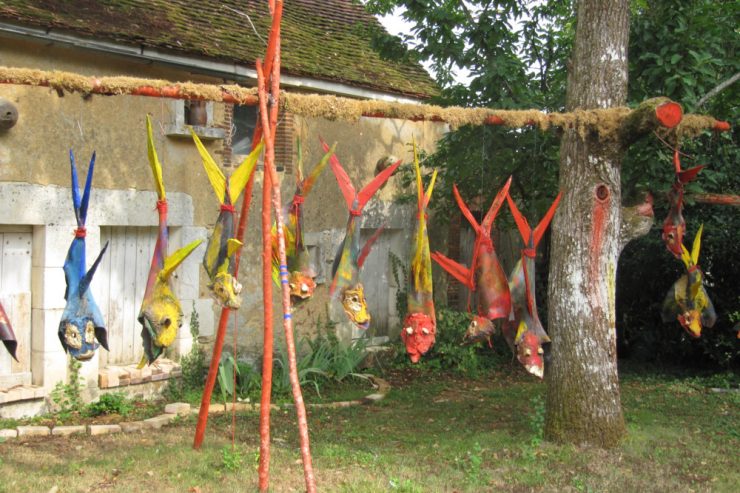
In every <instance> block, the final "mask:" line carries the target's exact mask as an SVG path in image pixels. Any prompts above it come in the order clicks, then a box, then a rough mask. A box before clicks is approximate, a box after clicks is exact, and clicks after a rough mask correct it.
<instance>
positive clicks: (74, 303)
mask: <svg viewBox="0 0 740 493" xmlns="http://www.w3.org/2000/svg"><path fill="white" fill-rule="evenodd" d="M69 161H70V168H71V175H72V206H73V209H74V212H75V219H76V220H77V229H76V230H75V238H74V240H72V244H71V245H70V246H69V250H68V252H67V258H66V259H65V260H64V279H65V281H66V283H67V289H66V291H65V292H64V299H65V300H66V301H67V304H66V306H65V307H64V312H63V313H62V320H61V321H60V322H59V330H58V331H57V334H58V336H59V341H60V342H61V343H62V347H63V348H64V351H65V352H68V353H69V354H70V355H71V356H72V357H73V358H75V359H77V360H79V361H87V360H89V359H90V358H92V357H93V356H94V355H95V350H96V349H97V348H98V347H99V346H100V345H102V346H103V347H104V348H105V349H106V350H108V332H107V331H106V329H105V321H104V320H103V315H102V314H101V313H100V309H99V308H98V305H97V304H96V303H95V299H94V298H93V295H92V292H91V291H90V283H91V282H92V278H93V275H95V271H96V270H97V268H98V265H99V264H100V260H101V259H102V258H103V254H104V253H105V250H106V249H107V248H108V244H107V243H106V244H105V246H104V247H103V249H102V250H101V251H100V253H99V254H98V258H97V259H95V262H93V265H92V267H90V270H88V271H87V272H85V250H86V249H85V235H86V232H87V231H86V229H85V220H86V219H87V206H88V203H89V201H90V189H91V187H92V177H93V170H94V168H95V153H93V155H92V158H91V159H90V166H89V167H88V169H87V181H86V182H85V189H84V192H83V193H82V195H80V189H79V184H78V180H77V167H76V165H75V159H74V154H73V153H72V151H71V150H70V151H69Z"/></svg>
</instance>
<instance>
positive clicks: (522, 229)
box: [506, 193, 532, 245]
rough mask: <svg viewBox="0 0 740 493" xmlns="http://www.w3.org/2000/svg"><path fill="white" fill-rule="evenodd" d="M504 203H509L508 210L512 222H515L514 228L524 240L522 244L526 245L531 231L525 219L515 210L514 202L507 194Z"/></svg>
mask: <svg viewBox="0 0 740 493" xmlns="http://www.w3.org/2000/svg"><path fill="white" fill-rule="evenodd" d="M506 201H507V202H509V210H511V215H512V216H514V222H516V227H517V228H519V234H520V235H522V240H524V244H525V245H528V244H529V237H530V236H531V234H532V230H531V229H530V228H529V223H528V222H527V218H525V217H524V216H523V215H522V213H521V212H519V209H517V207H516V204H515V203H514V200H513V199H512V198H511V195H509V194H508V193H507V194H506Z"/></svg>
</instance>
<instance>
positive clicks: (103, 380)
mask: <svg viewBox="0 0 740 493" xmlns="http://www.w3.org/2000/svg"><path fill="white" fill-rule="evenodd" d="M119 385H120V381H119V380H118V370H115V369H112V368H111V369H105V370H100V371H99V372H98V386H99V387H100V388H101V389H109V388H111V387H118V386H119Z"/></svg>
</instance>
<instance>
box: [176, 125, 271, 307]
mask: <svg viewBox="0 0 740 493" xmlns="http://www.w3.org/2000/svg"><path fill="white" fill-rule="evenodd" d="M191 133H192V135H193V141H194V142H195V146H196V147H197V148H198V152H199V153H200V157H201V160H202V161H203V167H204V168H205V170H206V174H207V175H208V180H209V181H210V182H211V186H212V187H213V191H214V192H215V193H216V197H217V198H218V201H219V202H220V203H221V210H220V211H219V214H218V219H216V225H215V226H214V227H213V234H212V235H211V238H210V239H209V240H208V246H207V247H206V254H205V257H203V267H205V269H206V273H207V274H208V278H209V279H210V283H209V284H208V289H209V290H210V291H211V295H212V296H213V298H214V299H215V300H216V302H217V303H218V304H219V305H221V306H225V307H228V308H231V309H232V310H238V309H239V307H240V306H241V304H242V299H241V296H239V294H240V293H241V290H242V285H241V283H240V282H239V281H237V280H236V273H235V272H234V260H233V259H234V254H235V253H236V251H237V250H238V249H239V248H241V246H242V242H241V241H239V240H237V239H236V238H234V234H235V231H234V213H235V209H234V204H236V201H237V200H238V199H239V195H241V193H242V191H243V190H244V186H245V185H246V184H247V181H248V180H249V177H250V176H251V174H252V172H253V171H254V167H255V165H256V164H257V160H258V158H259V156H260V154H261V153H262V146H263V144H262V143H260V144H259V145H258V146H257V147H255V148H254V149H253V150H252V152H250V153H249V155H248V156H247V157H246V158H244V161H242V163H241V164H240V165H239V166H238V167H237V168H236V171H234V173H232V175H231V176H230V177H229V178H226V176H225V175H224V174H223V172H222V171H221V169H220V168H219V167H218V164H216V161H214V160H213V158H212V157H211V155H210V154H209V153H208V150H207V149H206V148H205V146H203V143H202V142H201V141H200V139H199V138H198V136H197V135H196V134H195V132H194V131H193V130H192V129H191Z"/></svg>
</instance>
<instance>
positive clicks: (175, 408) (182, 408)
mask: <svg viewBox="0 0 740 493" xmlns="http://www.w3.org/2000/svg"><path fill="white" fill-rule="evenodd" d="M164 412H165V414H177V415H178V416H187V415H188V414H190V404H188V403H187V402H173V403H171V404H167V405H166V406H164Z"/></svg>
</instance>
